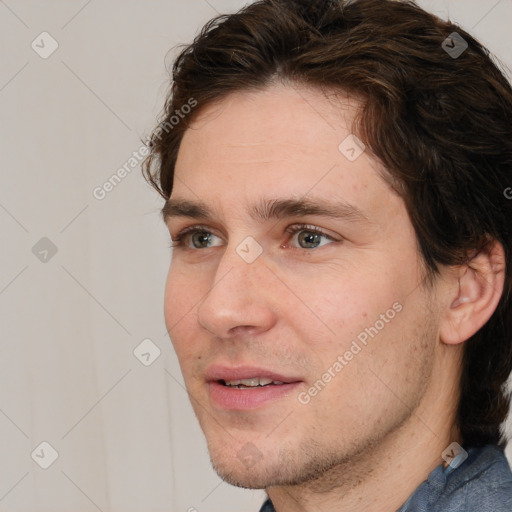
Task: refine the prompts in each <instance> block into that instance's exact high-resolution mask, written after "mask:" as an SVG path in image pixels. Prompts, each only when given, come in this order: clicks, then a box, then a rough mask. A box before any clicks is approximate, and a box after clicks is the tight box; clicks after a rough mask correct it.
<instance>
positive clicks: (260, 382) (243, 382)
mask: <svg viewBox="0 0 512 512" xmlns="http://www.w3.org/2000/svg"><path fill="white" fill-rule="evenodd" d="M224 383H225V384H226V386H233V387H239V386H244V387H247V388H255V387H257V386H267V385H268V384H284V382H281V381H280V380H272V379H267V378H266V377H253V378H252V379H240V380H225V381H224Z"/></svg>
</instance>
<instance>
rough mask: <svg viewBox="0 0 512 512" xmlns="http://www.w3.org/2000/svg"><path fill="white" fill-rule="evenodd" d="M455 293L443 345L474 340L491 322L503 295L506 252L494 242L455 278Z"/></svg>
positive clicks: (443, 325) (444, 322)
mask: <svg viewBox="0 0 512 512" xmlns="http://www.w3.org/2000/svg"><path fill="white" fill-rule="evenodd" d="M452 281H453V284H452V286H451V289H452V291H451V292H449V296H448V300H447V305H448V306H447V308H446V309H445V311H444V315H443V317H442V319H441V325H440V337H441V341H442V342H444V343H446V344H449V345H455V344H459V343H463V342H464V341H466V340H467V339H469V338H470V337H471V336H473V335H474V334H475V333H476V332H477V331H478V330H479V329H480V328H481V327H483V326H484V325H485V323H486V322H487V321H488V320H489V318H491V316H492V314H493V313H494V311H495V310H496V308H497V306H498V303H499V301H500V299H501V296H502V293H503V286H504V281H505V252H504V250H503V246H502V245H501V244H500V243H499V242H498V241H494V242H491V243H489V244H487V246H486V247H484V248H483V249H482V250H481V251H480V252H479V253H478V254H476V255H475V256H474V257H473V258H472V259H471V261H470V262H469V263H468V264H467V265H463V266H461V267H457V268H456V269H455V273H454V274H452Z"/></svg>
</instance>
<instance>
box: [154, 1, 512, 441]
mask: <svg viewBox="0 0 512 512" xmlns="http://www.w3.org/2000/svg"><path fill="white" fill-rule="evenodd" d="M453 32H457V34H458V35H459V36H461V37H462V38H463V40H464V41H465V42H466V43H467V45H468V46H467V48H466V49H465V50H464V51H463V53H462V54H461V55H459V56H457V57H456V58H455V57H454V55H453V54H449V53H448V52H447V51H446V50H445V48H446V46H445V45H446V43H445V45H443V41H445V40H446V38H447V37H449V36H450V35H451V34H452V33H453ZM452 37H453V36H452ZM447 41H448V42H449V43H450V44H449V46H453V44H454V43H453V39H448V40H447ZM459 41H460V40H459ZM276 77H277V78H278V79H280V80H284V81H288V82H291V83H297V84H305V85H310V86H315V87H319V88H321V89H323V88H326V89H329V90H333V89H334V90H340V91H344V92H348V93H349V94H355V95H356V96H357V97H358V98H362V100H363V106H362V107H361V111H360V113H359V116H358V120H357V126H356V127H355V131H356V132H357V135H358V136H359V137H360V138H361V139H362V140H363V142H364V143H365V144H366V146H367V147H368V148H369V150H370V151H371V152H372V153H373V154H374V155H375V156H376V157H377V158H379V159H380V160H381V161H382V162H383V164H384V166H385V168H386V169H387V172H388V174H389V181H390V183H391V182H392V183H393V186H394V188H395V189H396V190H397V192H398V193H399V194H400V196H401V197H402V199H403V200H404V202H405V205H406V208H407V211H408V213H409V216H410V219H411V222H412V224H413V226H414V229H415V232H416V236H417V239H418V244H419V248H420V252H421V254H422V256H423V259H424V262H425V264H426V267H427V269H428V275H429V276H430V278H432V277H433V276H435V275H436V274H437V273H438V265H440V264H442V265H458V264H464V263H468V254H470V252H471V251H474V250H481V249H482V248H484V247H485V245H486V244H487V243H489V240H497V241H499V242H500V243H501V244H502V245H503V247H504V250H505V256H506V271H505V272H506V276H505V289H504V292H503V295H502V297H501V300H500V303H499V305H498V307H497V309H496V311H495V312H494V314H493V316H492V317H491V319H490V320H489V321H488V322H487V323H486V325H485V326H484V327H482V329H480V330H479V331H478V332H477V333H476V334H475V335H474V336H473V337H472V338H471V339H469V340H468V341H467V342H466V343H465V345H466V346H465V349H464V360H463V368H462V378H461V396H460V401H459V407H458V411H457V425H458V427H459V429H460V432H461V435H462V439H463V443H464V444H465V445H466V446H478V445H483V444H487V443H492V444H499V445H501V446H503V445H504V444H505V442H506V440H505V439H504V438H503V435H502V434H500V425H501V424H502V423H503V421H504V420H505V419H506V416H507V414H508V410H509V406H510V396H509V395H508V394H507V392H506V387H505V385H506V380H507V378H508V376H509V375H510V372H511V370H512V310H511V290H512V261H511V257H512V241H511V227H512V200H511V199H507V197H506V194H505V193H504V191H505V190H507V189H509V188H508V187H511V186H512V89H511V87H510V84H509V83H508V81H507V79H506V78H505V77H504V75H503V73H502V72H501V71H500V70H499V69H498V67H497V65H496V64H495V63H494V62H493V60H492V58H491V56H490V55H489V52H488V50H486V49H485V48H484V47H483V46H482V45H481V44H480V43H479V42H478V41H476V40H475V39H474V38H473V37H471V36H470V35H469V34H468V33H466V32H465V31H464V30H462V29H461V28H460V27H458V26H457V25H454V24H452V23H450V22H446V21H443V20H441V19H439V18H437V17H435V16H433V15H431V14H429V13H427V12H425V11H424V10H422V9H420V8H419V7H418V6H417V5H415V4H414V3H413V2H411V1H395V0H355V1H342V0H303V1H301V0H261V1H257V2H255V3H253V4H250V5H249V6H247V7H245V8H244V9H242V10H241V11H239V12H238V13H235V14H232V15H223V16H219V17H217V18H215V19H213V20H211V21H210V22H208V23H207V24H206V25H205V26H204V27H203V29H202V31H201V33H200V34H199V35H198V36H197V37H196V39H195V40H194V42H193V43H192V44H191V45H190V46H188V47H186V48H185V49H184V50H182V52H181V54H180V55H179V56H178V58H177V59H176V61H175V63H174V66H173V69H172V79H173V81H172V88H171V91H170V94H169V96H168V98H167V101H166V105H165V109H164V114H163V120H162V123H161V125H160V126H159V128H157V129H156V130H155V131H154V132H153V134H152V136H151V139H150V148H151V153H150V156H149V157H148V159H147V161H146V162H145V164H144V174H145V176H146V178H147V179H148V181H149V182H150V183H151V184H152V185H153V186H154V187H155V188H156V189H157V190H158V191H159V192H160V193H161V195H162V196H163V197H165V198H169V197H170V194H171V191H172V186H173V179H174V167H175V163H176V158H177V155H178V151H179V147H180V142H181V139H182V137H183V134H184V132H185V130H186V129H187V127H188V121H191V120H192V119H193V118H194V116H196V115H197V113H198V112H199V111H200V110H201V109H202V108H204V107H205V106H207V105H208V104H210V103H212V102H213V101H216V100H220V99H222V98H223V97H225V96H226V95H228V94H230V93H232V92H234V91H241V90H251V89H257V88H262V87H265V86H267V85H268V84H269V83H271V82H273V81H275V79H276ZM191 99H193V100H194V101H195V102H197V105H198V107H197V108H196V109H195V110H193V112H192V113H191V114H190V115H188V116H185V117H184V119H183V120H182V121H181V122H179V123H177V124H175V123H171V117H172V116H174V115H175V112H176V111H177V110H179V109H180V108H181V107H182V106H183V105H186V104H190V100H191ZM162 126H163V127H164V129H162ZM164 132H165V133H164ZM509 190H510V189H509Z"/></svg>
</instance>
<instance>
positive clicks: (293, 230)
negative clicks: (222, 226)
mask: <svg viewBox="0 0 512 512" xmlns="http://www.w3.org/2000/svg"><path fill="white" fill-rule="evenodd" d="M209 229H210V228H208V227H207V226H201V225H199V226H190V227H187V228H185V229H182V230H181V231H180V232H179V233H178V234H177V235H176V238H174V239H171V244H170V247H171V248H173V247H184V244H183V241H184V239H185V237H186V236H187V235H191V234H194V233H197V232H207V233H211V231H210V230H209ZM301 231H308V232H310V233H315V234H317V235H321V236H323V237H325V238H327V239H328V240H331V241H333V242H336V241H338V240H336V239H335V238H333V237H332V236H330V235H328V234H327V233H325V232H324V231H322V230H321V229H320V228H317V227H316V226H312V225H311V224H293V225H292V226H289V227H288V228H286V230H285V233H288V234H289V235H290V237H292V236H293V235H296V234H297V233H300V232H301ZM295 249H297V247H295ZM299 249H301V248H300V247H299ZM195 250H197V249H195Z"/></svg>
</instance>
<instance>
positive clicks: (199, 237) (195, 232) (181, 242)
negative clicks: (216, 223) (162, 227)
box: [171, 226, 223, 249]
mask: <svg viewBox="0 0 512 512" xmlns="http://www.w3.org/2000/svg"><path fill="white" fill-rule="evenodd" d="M222 243H223V242H222V240H221V239H220V238H219V237H218V236H217V235H215V234H213V233H212V232H211V231H208V229H207V228H204V227H201V226H191V227H189V228H185V229H183V230H182V231H180V232H179V233H178V235H177V236H176V238H173V240H172V245H171V247H184V248H187V249H209V248H210V247H218V246H219V245H222Z"/></svg>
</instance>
